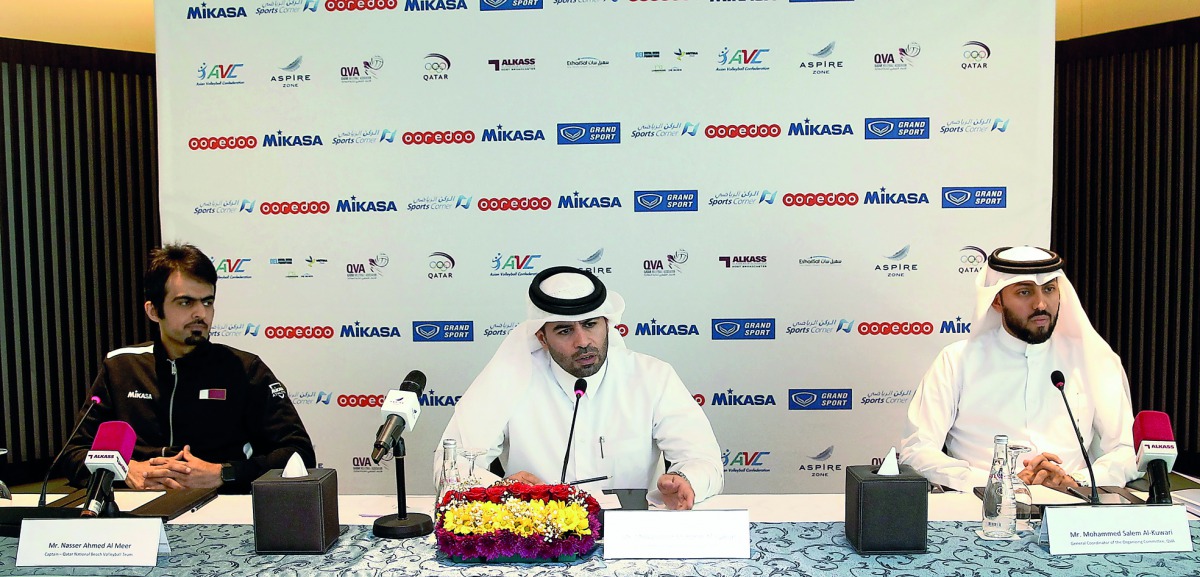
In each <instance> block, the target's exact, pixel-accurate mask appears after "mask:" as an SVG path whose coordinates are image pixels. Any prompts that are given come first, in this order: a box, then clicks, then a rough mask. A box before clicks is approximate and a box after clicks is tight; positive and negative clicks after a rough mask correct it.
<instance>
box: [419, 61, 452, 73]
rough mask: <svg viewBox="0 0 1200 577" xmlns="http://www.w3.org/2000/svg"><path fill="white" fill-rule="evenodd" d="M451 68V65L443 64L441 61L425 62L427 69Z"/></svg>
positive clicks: (439, 70) (441, 69)
mask: <svg viewBox="0 0 1200 577" xmlns="http://www.w3.org/2000/svg"><path fill="white" fill-rule="evenodd" d="M449 69H450V66H448V65H445V64H442V63H441V62H426V63H425V70H432V71H434V72H441V71H443V70H449Z"/></svg>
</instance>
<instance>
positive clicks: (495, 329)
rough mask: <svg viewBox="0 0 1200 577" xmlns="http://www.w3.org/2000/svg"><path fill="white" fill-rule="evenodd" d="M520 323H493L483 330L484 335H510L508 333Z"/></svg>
mask: <svg viewBox="0 0 1200 577" xmlns="http://www.w3.org/2000/svg"><path fill="white" fill-rule="evenodd" d="M519 324H521V323H515V322H507V323H492V325H491V326H489V327H488V328H486V329H484V330H483V336H484V337H504V336H508V333H511V332H512V330H513V329H515V328H517V325H519Z"/></svg>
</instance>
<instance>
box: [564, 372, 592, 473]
mask: <svg viewBox="0 0 1200 577" xmlns="http://www.w3.org/2000/svg"><path fill="white" fill-rule="evenodd" d="M586 392H587V381H585V380H583V379H579V380H577V381H575V412H574V413H573V414H571V432H570V433H569V434H568V435H567V453H566V454H565V455H563V468H562V475H561V476H560V477H559V478H558V483H559V484H560V485H561V484H563V483H566V482H567V461H569V460H571V442H572V441H573V440H574V439H575V418H576V417H578V416H579V399H582V398H583V394H584V393H586Z"/></svg>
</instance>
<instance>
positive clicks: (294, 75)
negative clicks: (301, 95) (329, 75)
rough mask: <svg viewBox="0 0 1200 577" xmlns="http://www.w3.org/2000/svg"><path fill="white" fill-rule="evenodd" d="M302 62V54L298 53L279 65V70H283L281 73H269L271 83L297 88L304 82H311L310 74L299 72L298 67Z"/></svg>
mask: <svg viewBox="0 0 1200 577" xmlns="http://www.w3.org/2000/svg"><path fill="white" fill-rule="evenodd" d="M303 63H304V55H300V56H297V57H296V59H295V60H293V61H291V62H289V63H288V64H287V65H285V66H280V67H279V70H280V71H281V72H283V74H271V83H273V84H274V85H275V86H278V87H280V88H299V87H300V86H301V85H303V84H304V83H306V82H311V81H312V75H311V74H302V73H301V72H300V68H301V66H303Z"/></svg>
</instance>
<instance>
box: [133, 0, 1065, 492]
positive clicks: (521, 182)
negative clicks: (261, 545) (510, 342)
mask: <svg viewBox="0 0 1200 577" xmlns="http://www.w3.org/2000/svg"><path fill="white" fill-rule="evenodd" d="M346 4H347V3H346V2H338V1H330V2H316V1H313V0H267V1H262V0H248V1H245V2H235V1H230V0H217V1H215V2H208V3H206V4H199V3H195V4H190V3H185V2H178V1H175V0H159V1H158V2H157V3H156V9H155V17H156V19H157V46H158V90H159V99H158V105H159V107H160V114H159V128H160V133H159V138H160V142H159V150H160V155H161V162H160V166H161V171H162V172H161V174H160V179H161V180H160V183H161V187H160V195H161V210H162V221H163V237H164V239H166V240H168V241H173V240H184V241H188V242H192V243H195V244H197V245H198V246H200V247H201V248H202V249H203V250H204V251H205V252H206V253H207V254H208V255H209V256H211V257H213V258H214V260H215V261H216V263H217V264H218V268H219V270H220V272H221V276H222V280H221V281H220V282H219V285H218V288H219V291H218V295H219V297H220V298H219V299H218V301H217V303H218V307H217V309H218V310H217V318H216V324H215V326H214V340H216V341H218V342H224V343H227V344H229V345H232V346H235V347H238V348H242V349H246V350H249V351H252V352H255V353H257V354H259V355H261V356H262V357H263V359H264V360H265V361H266V362H267V363H268V364H269V365H270V366H271V367H272V369H274V371H275V373H276V374H277V375H278V376H279V377H280V379H281V380H282V381H283V382H284V383H285V384H286V385H287V386H288V388H289V391H290V394H291V396H292V399H293V401H294V402H295V403H296V404H297V406H298V409H299V411H300V413H301V415H302V417H303V418H304V421H305V424H306V425H307V427H308V429H309V432H310V433H311V434H312V436H313V439H314V440H315V442H316V444H317V447H316V448H317V456H318V460H319V461H320V462H321V463H323V465H324V466H326V467H332V468H336V469H338V472H339V477H340V483H341V491H342V492H344V493H379V492H388V491H391V490H393V487H394V485H393V483H394V480H393V478H392V466H393V463H384V464H383V466H379V467H376V466H371V465H370V464H369V463H367V462H366V456H367V455H368V454H369V453H370V445H371V442H372V440H373V438H374V437H373V435H374V432H375V428H376V427H377V425H378V423H379V422H380V417H379V409H378V408H377V405H376V406H371V405H373V404H376V403H377V402H378V400H379V399H380V398H381V396H382V395H383V394H384V393H386V391H387V390H388V389H389V388H392V387H393V386H395V385H396V384H398V382H399V380H400V379H401V378H402V377H403V376H404V374H405V373H407V372H408V371H409V370H411V369H414V368H418V369H421V370H422V371H424V372H425V373H426V374H427V375H428V377H429V385H428V388H427V390H426V393H427V394H426V396H425V397H424V398H423V402H424V404H425V407H424V410H423V413H422V416H421V419H420V421H419V423H418V425H417V430H416V431H414V432H413V433H411V434H410V435H408V437H407V444H408V453H409V458H408V459H407V462H406V467H407V471H408V482H409V489H410V491H414V492H428V491H429V490H430V489H431V480H430V477H431V475H430V473H429V458H428V456H429V455H431V454H432V450H433V445H434V443H435V441H436V439H437V438H438V437H439V435H440V433H441V431H442V429H443V428H444V426H445V423H446V421H447V420H448V419H449V417H450V414H451V411H452V410H453V403H454V402H455V400H456V398H457V396H458V395H461V394H462V391H463V390H465V388H466V387H467V385H468V384H469V383H470V382H471V380H472V379H473V378H474V376H475V374H476V373H477V372H478V371H479V370H480V369H481V368H482V367H483V365H484V364H485V363H486V361H487V360H488V358H490V356H491V354H492V353H493V352H494V350H495V349H496V347H497V346H498V345H499V343H500V341H501V339H502V338H503V334H504V333H505V332H506V331H507V330H508V329H510V328H511V327H512V326H513V325H514V324H515V323H516V322H518V321H520V320H522V316H523V314H524V312H523V311H524V308H523V300H524V296H523V295H524V293H525V290H526V288H527V287H528V283H529V280H530V277H531V276H532V275H533V274H536V273H537V272H538V271H540V270H542V269H544V268H545V267H548V266H553V265H559V264H567V265H575V266H581V267H588V268H590V269H591V270H593V271H595V272H596V273H597V274H598V275H599V276H600V277H601V278H602V279H603V280H604V281H605V283H606V284H608V286H609V288H610V289H612V290H616V291H618V292H620V293H622V294H623V295H624V296H625V298H626V300H627V302H628V305H629V306H628V310H627V312H626V318H625V322H624V324H625V326H626V329H627V330H628V336H627V342H628V344H629V346H630V347H631V348H633V349H635V350H639V351H642V352H645V353H649V354H652V355H655V356H658V357H660V358H663V359H665V360H667V361H669V362H671V363H672V364H674V366H675V368H676V369H677V370H678V372H679V374H680V375H681V376H682V377H683V379H684V382H685V383H687V385H688V387H689V388H690V389H691V391H692V392H693V393H694V394H696V395H697V397H698V400H701V401H702V402H703V403H704V410H705V412H706V413H707V414H708V417H709V419H710V420H711V421H712V424H713V428H714V429H715V431H716V433H717V438H718V440H719V441H720V443H721V446H722V449H723V451H724V452H725V455H724V456H725V459H726V463H727V468H726V471H727V476H726V485H725V487H726V492H731V493H740V492H840V491H841V490H842V487H843V486H844V472H843V469H844V467H845V466H848V465H852V464H859V463H869V462H871V459H872V458H873V457H878V456H880V455H882V454H883V453H884V451H886V449H887V448H888V447H889V446H892V445H895V444H897V443H898V440H899V432H900V428H901V422H902V418H903V414H904V410H905V406H906V403H907V400H908V398H909V397H910V396H911V394H912V390H913V389H914V388H915V386H916V384H917V382H918V380H919V379H920V377H921V375H922V374H923V372H924V370H925V368H926V367H927V366H928V364H929V363H930V361H931V360H932V359H933V357H934V355H935V354H936V352H937V351H938V349H939V348H940V347H942V346H944V345H945V344H947V343H949V342H951V341H953V340H956V339H958V338H962V337H964V336H966V331H968V330H969V326H965V325H964V324H963V323H969V321H970V316H971V310H970V307H971V304H970V303H971V302H972V291H971V282H972V277H973V271H975V270H978V267H979V266H980V261H981V258H982V255H983V254H984V253H990V252H991V250H992V249H993V248H995V247H997V246H1001V245H1007V244H1025V243H1028V244H1040V245H1045V244H1046V243H1047V242H1048V240H1049V230H1050V206H1051V197H1050V187H1051V158H1052V157H1051V137H1052V122H1051V121H1052V116H1051V115H1052V108H1051V107H1052V100H1053V84H1052V82H1053V57H1054V52H1053V28H1054V21H1053V10H1054V6H1053V3H1049V2H1044V1H1040V0H1020V1H1010V2H984V1H963V0H937V1H934V0H929V1H922V2H915V1H913V2H903V1H894V0H853V1H843V2H812V1H793V2H786V1H782V0H759V1H730V2H716V1H708V2H703V1H698V0H677V1H662V2H647V1H629V0H620V1H613V2H609V1H590V2H589V1H579V2H569V1H561V0H560V1H555V2H552V1H550V0H470V1H468V2H465V3H464V2H461V1H456V0H430V1H425V0H421V1H417V0H412V1H410V2H408V3H405V1H404V0H400V1H399V2H398V3H395V2H393V3H392V4H388V3H387V2H381V3H380V5H381V6H382V7H381V8H378V9H364V10H359V9H353V10H351V9H348V7H347V6H346ZM351 4H354V6H353V7H355V8H357V3H351ZM362 4H363V6H366V5H367V4H368V2H365V1H364V2H363V3H362ZM514 4H515V6H514ZM370 5H371V6H374V3H373V2H371V3H370ZM446 141H448V142H446ZM531 206H532V207H536V209H531V208H530V207H531ZM881 323H882V324H881ZM900 323H906V324H903V325H902V324H900ZM908 323H914V324H912V325H911V326H915V327H916V329H915V332H918V333H922V334H915V335H914V334H900V335H895V334H871V333H878V332H887V333H890V332H893V331H894V330H895V331H900V332H907V333H912V332H914V329H912V328H911V326H910V324H908ZM564 433H565V432H564Z"/></svg>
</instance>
